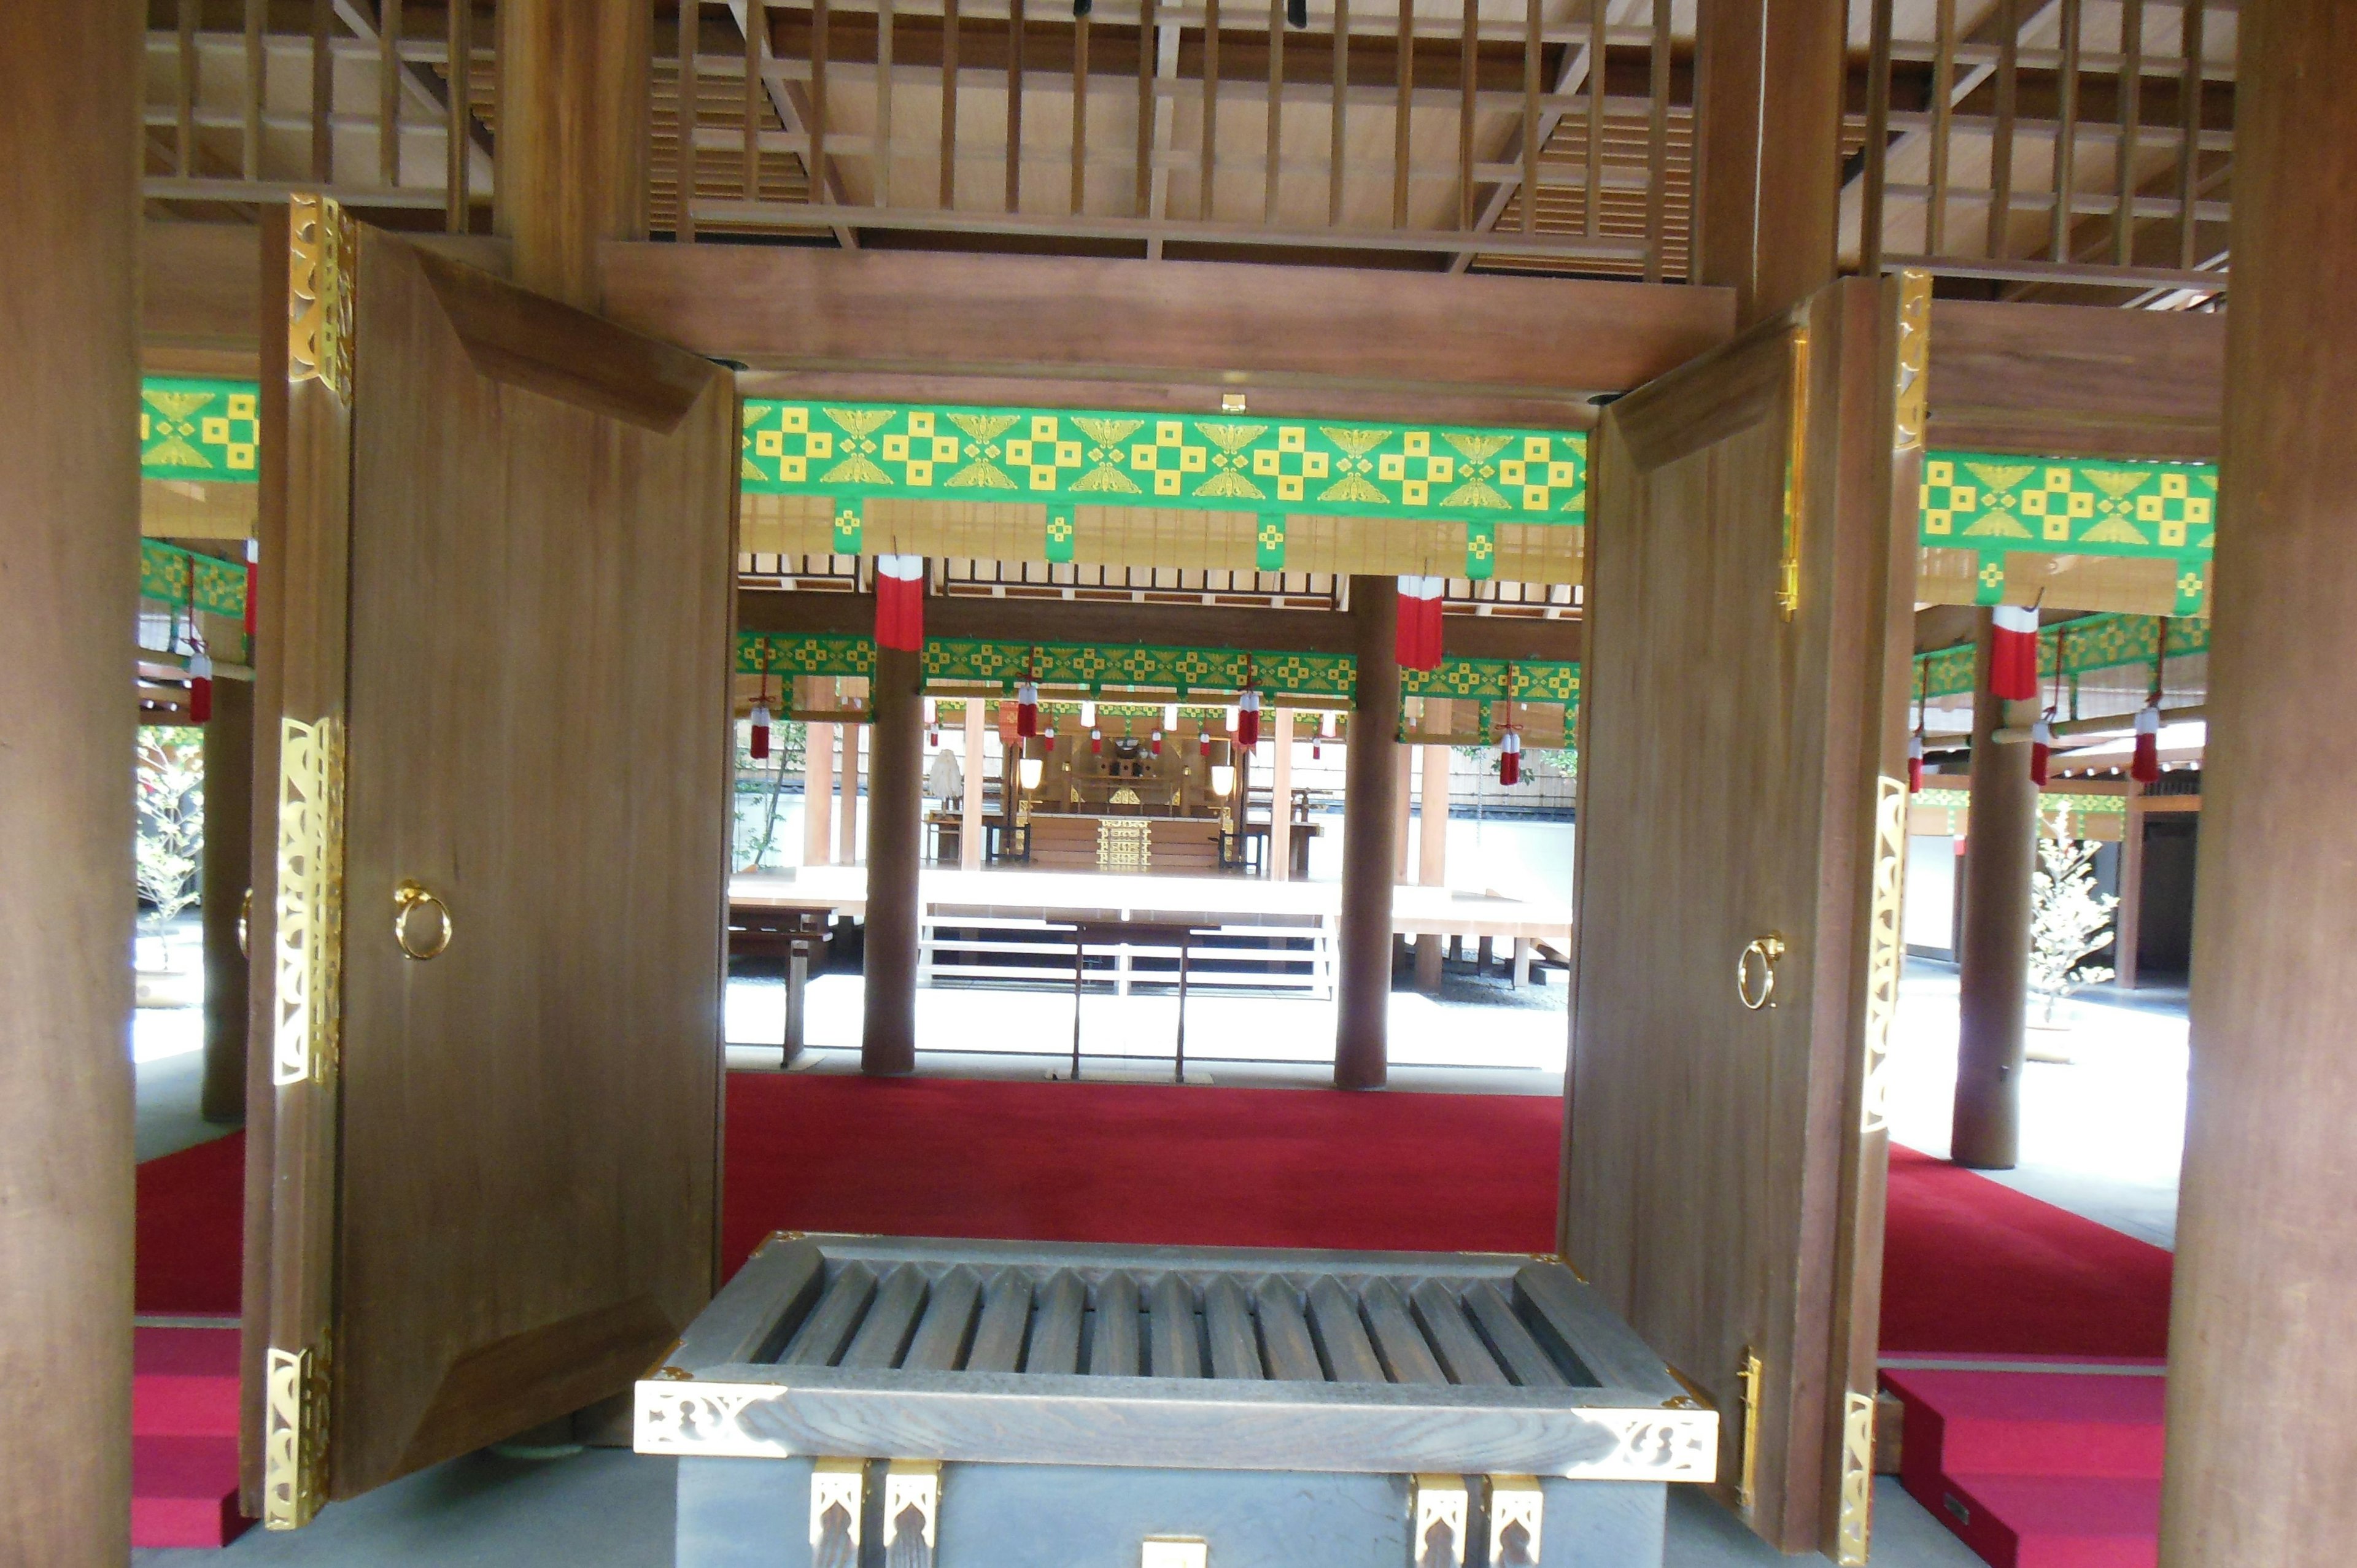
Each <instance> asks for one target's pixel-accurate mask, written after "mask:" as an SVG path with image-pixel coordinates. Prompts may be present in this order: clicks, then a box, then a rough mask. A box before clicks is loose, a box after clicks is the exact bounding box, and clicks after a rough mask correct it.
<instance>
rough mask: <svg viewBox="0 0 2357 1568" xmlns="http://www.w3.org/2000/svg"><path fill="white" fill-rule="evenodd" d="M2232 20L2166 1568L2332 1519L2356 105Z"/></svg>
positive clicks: (2350, 1264)
mask: <svg viewBox="0 0 2357 1568" xmlns="http://www.w3.org/2000/svg"><path fill="white" fill-rule="evenodd" d="M2241 28H2242V32H2241V64H2240V66H2239V68H2238V70H2239V74H2240V79H2241V80H2240V84H2239V86H2238V87H2237V90H2236V92H2235V124H2234V154H2235V159H2234V161H2235V178H2234V212H2233V235H2232V244H2233V256H2234V306H2233V309H2232V310H2231V311H2229V312H2228V313H2227V317H2226V388H2225V407H2226V423H2225V447H2224V457H2223V462H2222V495H2221V497H2220V515H2221V516H2222V517H2223V518H2226V519H2228V520H2229V526H2227V527H2225V528H2222V529H2221V530H2220V531H2219V537H2218V556H2217V563H2216V577H2215V579H2214V583H2215V586H2214V590H2213V596H2212V607H2213V609H2214V618H2213V620H2212V631H2211V641H2210V694H2209V723H2210V732H2209V748H2208V755H2207V757H2205V759H2204V767H2203V769H2202V775H2203V777H2202V784H2201V817H2202V822H2201V848H2200V851H2199V856H2200V858H2199V868H2198V871H2197V874H2196V876H2195V883H2194V885H2195V887H2196V889H2197V891H2196V894H2195V903H2194V935H2193V975H2192V1040H2193V1063H2192V1077H2191V1083H2190V1094H2189V1097H2188V1099H2189V1115H2188V1122H2187V1128H2186V1139H2185V1166H2184V1176H2183V1185H2182V1187H2181V1191H2180V1197H2179V1209H2178V1222H2177V1265H2176V1289H2175V1297H2174V1305H2173V1308H2172V1315H2171V1318H2170V1324H2169V1344H2170V1347H2171V1348H2172V1350H2173V1352H2174V1354H2173V1355H2172V1358H2171V1362H2170V1366H2169V1454H2168V1464H2167V1466H2166V1469H2165V1471H2164V1476H2163V1481H2162V1492H2161V1523H2160V1561H2161V1563H2163V1564H2165V1565H2166V1568H2225V1565H2227V1564H2234V1565H2236V1568H2240V1565H2241V1564H2244V1563H2300V1564H2310V1563H2346V1562H2347V1561H2349V1557H2350V1542H2351V1541H2352V1539H2357V1487H2351V1486H2350V1485H2349V1484H2348V1478H2349V1477H2352V1476H2357V1356H2352V1353H2351V1347H2352V1345H2357V1222H2352V1218H2351V1214H2350V1191H2351V1173H2352V1165H2351V1148H2352V1144H2351V1134H2350V1128H2351V1125H2352V1122H2357V1050H2352V1028H2351V1022H2350V1021H2351V1019H2352V1017H2357V963H2352V961H2351V958H2350V955H2351V953H2352V951H2353V950H2357V900H2352V897H2350V849H2349V826H2348V824H2349V821H2350V816H2351V813H2352V810H2353V809H2357V741H2352V736H2351V731H2350V726H2349V725H2347V724H2346V723H2344V722H2341V717H2340V715H2342V714H2347V713H2349V712H2350V711H2351V708H2352V703H2357V618H2352V616H2351V615H2350V613H2349V607H2350V605H2351V603H2352V601H2357V559H2352V556H2351V554H2350V553H2349V541H2350V540H2351V538H2352V536H2357V443H2352V442H2351V441H2350V439H2349V435H2348V431H2347V428H2346V421H2345V418H2344V415H2343V411H2345V410H2346V409H2348V408H2349V407H2350V406H2351V405H2352V400H2357V296H2352V294H2351V292H2350V289H2349V274H2350V271H2351V268H2352V266H2357V205H2352V203H2351V202H2350V201H2349V200H2348V199H2346V196H2345V192H2343V191H2341V189H2339V188H2337V187H2336V183H2335V182H2336V181H2339V180H2342V179H2345V177H2346V169H2347V166H2348V153H2349V149H2350V148H2351V147H2352V146H2357V99H2352V98H2351V96H2350V95H2349V92H2348V90H2347V81H2346V77H2347V73H2346V71H2345V70H2339V69H2336V68H2335V67H2334V66H2333V65H2332V64H2331V62H2332V61H2335V60H2340V61H2347V60H2349V59H2357V11H2352V8H2351V7H2350V6H2349V5H2347V4H2345V3H2344V0H2270V3H2269V4H2268V5H2261V6H2256V7H2251V8H2246V9H2245V10H2244V11H2243V12H2242V13H2241Z"/></svg>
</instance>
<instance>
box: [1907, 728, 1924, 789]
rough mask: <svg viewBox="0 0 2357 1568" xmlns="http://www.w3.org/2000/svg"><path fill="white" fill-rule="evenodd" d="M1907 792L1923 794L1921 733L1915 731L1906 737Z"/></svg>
mask: <svg viewBox="0 0 2357 1568" xmlns="http://www.w3.org/2000/svg"><path fill="white" fill-rule="evenodd" d="M1907 792H1908V793H1909V794H1910V795H1920V794H1921V793H1922V792H1923V732H1922V731H1921V730H1917V731H1916V732H1915V733H1914V734H1913V735H1910V736H1908V737H1907Z"/></svg>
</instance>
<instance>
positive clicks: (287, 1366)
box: [262, 1346, 328, 1530]
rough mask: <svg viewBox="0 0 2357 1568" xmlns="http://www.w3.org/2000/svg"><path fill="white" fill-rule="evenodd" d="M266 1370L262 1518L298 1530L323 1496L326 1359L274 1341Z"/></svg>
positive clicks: (274, 1526)
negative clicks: (279, 1345) (287, 1348)
mask: <svg viewBox="0 0 2357 1568" xmlns="http://www.w3.org/2000/svg"><path fill="white" fill-rule="evenodd" d="M263 1375H264V1384H263V1418H262V1419H263V1430H262V1522H263V1525H264V1528H266V1529H269V1530H299V1529H301V1528H302V1527H303V1526H305V1525H307V1524H308V1523H310V1522H311V1520H312V1517H313V1516H314V1515H316V1514H317V1512H318V1511H319V1505H320V1503H321V1502H323V1501H324V1500H325V1487H324V1477H325V1475H326V1469H327V1466H326V1459H327V1451H328V1444H327V1436H328V1423H327V1417H328V1401H327V1387H326V1383H327V1374H326V1358H325V1357H324V1355H320V1356H315V1355H314V1354H313V1353H312V1352H311V1351H309V1350H307V1349H306V1350H281V1349H279V1348H277V1347H276V1346H272V1347H271V1348H270V1355H269V1359H268V1362H267V1364H266V1365H265V1367H264V1374H263Z"/></svg>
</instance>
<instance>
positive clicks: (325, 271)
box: [286, 191, 360, 403]
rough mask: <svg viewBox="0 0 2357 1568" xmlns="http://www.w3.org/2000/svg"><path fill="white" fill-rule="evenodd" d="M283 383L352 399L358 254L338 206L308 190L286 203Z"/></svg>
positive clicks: (346, 219) (354, 237) (347, 218)
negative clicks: (316, 386)
mask: <svg viewBox="0 0 2357 1568" xmlns="http://www.w3.org/2000/svg"><path fill="white" fill-rule="evenodd" d="M286 208H287V211H286V228H287V244H288V252H287V258H286V260H287V274H286V295H287V297H286V312H287V314H286V379H287V380H288V381H321V382H323V383H325V384H326V386H327V387H328V390H329V391H330V392H334V393H335V394H336V395H337V396H338V397H339V398H341V399H343V400H344V402H346V403H350V402H351V398H352V281H353V277H354V274H355V272H356V270H357V268H356V263H357V262H358V260H359V256H360V250H359V245H358V243H357V235H356V233H355V231H354V230H353V227H352V220H351V218H350V215H349V214H347V213H346V212H345V211H344V209H343V206H342V204H341V203H339V202H338V201H336V200H335V199H333V198H331V197H326V196H321V195H319V194H317V192H312V191H298V192H296V194H295V195H293V196H290V197H289V198H287V203H286Z"/></svg>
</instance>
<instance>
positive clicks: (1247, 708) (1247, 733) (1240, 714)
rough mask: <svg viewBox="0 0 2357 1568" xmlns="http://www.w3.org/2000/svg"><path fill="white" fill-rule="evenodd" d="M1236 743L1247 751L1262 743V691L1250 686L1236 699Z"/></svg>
mask: <svg viewBox="0 0 2357 1568" xmlns="http://www.w3.org/2000/svg"><path fill="white" fill-rule="evenodd" d="M1236 744H1237V745H1238V746H1243V748H1244V749H1245V750H1246V751H1250V750H1251V749H1252V748H1253V747H1254V746H1258V745H1259V744H1260V693H1259V692H1258V691H1257V690H1255V689H1254V688H1252V687H1249V686H1247V687H1246V688H1244V693H1243V696H1241V697H1239V698H1237V699H1236Z"/></svg>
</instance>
